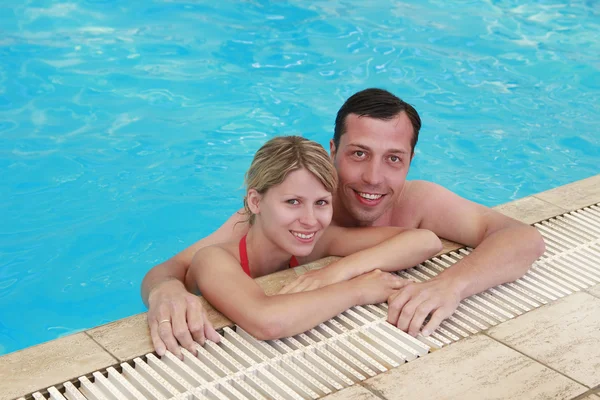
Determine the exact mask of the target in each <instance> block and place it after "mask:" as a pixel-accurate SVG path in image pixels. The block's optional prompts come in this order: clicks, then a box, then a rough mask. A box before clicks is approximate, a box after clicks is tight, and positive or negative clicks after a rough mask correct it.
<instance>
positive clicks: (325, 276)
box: [277, 263, 346, 294]
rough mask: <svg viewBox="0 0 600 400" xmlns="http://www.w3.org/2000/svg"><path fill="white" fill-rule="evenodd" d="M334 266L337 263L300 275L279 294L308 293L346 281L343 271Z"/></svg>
mask: <svg viewBox="0 0 600 400" xmlns="http://www.w3.org/2000/svg"><path fill="white" fill-rule="evenodd" d="M333 264H335V263H332V264H330V265H328V266H326V267H323V268H321V269H315V270H312V271H308V272H306V273H305V274H303V275H300V276H299V277H298V278H296V279H295V280H294V281H292V282H290V283H288V284H287V285H285V286H284V287H283V288H281V290H280V291H279V293H277V294H286V293H297V292H307V291H309V290H315V289H318V288H321V287H324V286H328V285H333V284H334V283H338V282H341V281H343V280H345V279H346V278H345V277H344V276H343V274H342V273H341V272H342V271H340V270H338V269H337V268H335V267H334V265H333Z"/></svg>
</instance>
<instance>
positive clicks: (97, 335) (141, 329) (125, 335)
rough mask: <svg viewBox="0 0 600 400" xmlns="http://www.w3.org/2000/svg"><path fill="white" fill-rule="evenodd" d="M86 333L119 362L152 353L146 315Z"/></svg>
mask: <svg viewBox="0 0 600 400" xmlns="http://www.w3.org/2000/svg"><path fill="white" fill-rule="evenodd" d="M87 333H88V334H89V335H90V336H91V337H92V338H93V339H94V340H95V341H96V342H98V343H99V344H100V345H101V346H102V347H104V348H105V349H106V351H108V352H110V353H111V354H112V355H113V356H114V357H115V358H117V359H118V360H119V361H126V360H130V359H132V358H135V357H137V356H140V355H142V354H146V353H150V352H152V351H154V348H153V347H152V341H151V340H150V332H149V330H148V323H147V322H146V313H142V314H137V315H134V316H132V317H128V318H123V319H120V320H118V321H115V322H111V323H110V324H106V325H102V326H99V327H97V328H93V329H90V330H88V331H87Z"/></svg>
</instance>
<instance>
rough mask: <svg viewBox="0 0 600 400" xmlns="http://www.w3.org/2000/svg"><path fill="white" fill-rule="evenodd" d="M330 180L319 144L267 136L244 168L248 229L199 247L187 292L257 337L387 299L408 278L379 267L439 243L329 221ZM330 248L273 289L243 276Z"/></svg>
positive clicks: (391, 267) (414, 234)
mask: <svg viewBox="0 0 600 400" xmlns="http://www.w3.org/2000/svg"><path fill="white" fill-rule="evenodd" d="M336 184H337V174H336V171H335V169H334V167H333V165H332V163H331V160H330V159H329V156H328V154H327V152H326V151H325V149H323V147H322V146H321V145H319V144H318V143H316V142H313V141H310V140H307V139H304V138H302V137H298V136H285V137H277V138H274V139H271V140H269V141H268V142H267V143H266V144H265V145H263V146H262V147H261V148H260V149H259V150H258V152H257V153H256V155H255V157H254V160H253V161H252V164H251V166H250V169H249V170H248V172H247V174H246V185H247V194H246V197H245V199H244V209H245V212H246V214H247V216H248V219H249V222H250V229H249V230H248V233H247V234H246V235H245V236H244V237H243V238H242V239H241V241H239V242H237V241H236V242H226V243H222V244H217V245H212V246H208V247H204V248H202V249H200V250H198V252H197V253H196V254H195V256H194V258H193V261H192V264H191V266H190V268H189V270H188V272H187V274H186V278H185V282H186V287H187V288H188V290H189V291H191V292H196V291H198V289H199V291H200V292H201V293H202V295H203V296H204V298H206V299H207V300H208V301H209V302H210V303H211V304H212V305H213V306H214V307H215V308H216V309H218V310H219V311H220V312H222V313H223V314H224V315H226V316H227V317H228V318H229V319H231V320H232V321H233V322H235V323H236V324H238V325H239V326H241V327H242V328H243V329H245V330H246V331H247V332H249V333H250V334H252V335H254V336H255V337H256V338H258V339H262V340H268V339H276V338H280V337H286V336H291V335H295V334H298V333H301V332H304V331H306V330H308V329H310V328H312V327H314V326H315V325H317V324H319V323H321V322H323V321H325V320H327V319H329V318H332V317H334V316H335V315H337V314H339V313H340V312H342V311H344V310H346V309H348V308H350V307H352V306H355V305H362V304H371V303H379V302H383V301H386V300H387V299H388V297H389V296H390V295H391V294H392V293H393V291H394V290H397V289H400V288H401V287H403V286H404V285H405V284H406V283H407V281H405V280H403V279H401V278H399V277H398V276H396V275H392V274H390V273H389V272H387V271H395V270H400V269H404V268H409V267H411V266H413V265H416V264H418V263H420V262H422V261H424V260H426V259H427V258H429V257H431V256H433V255H435V254H436V253H437V252H438V251H439V250H440V249H441V243H440V240H439V239H438V238H437V236H436V235H434V234H433V233H432V232H430V231H428V230H423V229H408V230H406V229H401V228H394V227H371V228H342V227H337V226H330V222H331V218H332V213H333V210H332V194H333V193H334V192H335V188H336ZM330 255H335V256H345V258H342V259H340V260H339V261H337V262H335V263H333V264H332V265H330V266H328V267H326V268H324V269H323V270H321V271H319V272H318V273H314V274H311V276H312V278H310V279H305V280H299V281H297V282H295V283H294V284H293V285H291V286H289V287H287V288H284V290H282V292H280V293H279V294H277V295H274V296H267V295H265V294H264V292H263V290H262V289H261V288H260V286H258V284H257V283H256V282H255V281H254V280H253V279H252V278H256V277H259V276H263V275H267V274H271V273H273V272H276V271H280V270H283V269H286V268H289V267H293V266H295V265H298V264H304V263H307V262H310V261H314V260H317V259H319V258H322V257H325V256H330ZM207 322H208V321H207Z"/></svg>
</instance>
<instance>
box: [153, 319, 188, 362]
mask: <svg viewBox="0 0 600 400" xmlns="http://www.w3.org/2000/svg"><path fill="white" fill-rule="evenodd" d="M164 320H166V318H164V319H161V321H164ZM157 323H158V322H157ZM157 331H158V336H159V337H160V338H161V340H162V341H163V342H164V344H165V346H166V347H167V350H168V351H170V352H171V353H173V354H174V355H175V356H176V357H179V358H180V359H181V358H182V356H181V350H180V349H179V344H177V340H176V339H175V336H173V328H172V327H171V323H170V322H163V323H158V325H157Z"/></svg>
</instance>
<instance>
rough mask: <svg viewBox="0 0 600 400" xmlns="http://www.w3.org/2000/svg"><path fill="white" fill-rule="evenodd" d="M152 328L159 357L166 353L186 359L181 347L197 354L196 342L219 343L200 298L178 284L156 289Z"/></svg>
mask: <svg viewBox="0 0 600 400" xmlns="http://www.w3.org/2000/svg"><path fill="white" fill-rule="evenodd" d="M147 318H148V326H149V327H150V336H151V337H152V344H153V345H154V349H155V350H156V353H157V354H158V355H159V356H162V355H164V354H165V351H166V350H169V351H170V352H171V353H173V354H175V355H176V356H177V357H179V358H182V355H181V351H180V349H179V344H181V346H182V347H184V348H185V349H187V350H188V351H189V352H190V353H192V354H196V345H195V343H194V341H196V342H198V343H200V344H201V345H203V344H204V341H205V340H206V339H208V340H211V341H213V342H218V341H219V338H220V337H219V334H218V333H217V332H216V331H215V329H214V328H213V326H212V324H211V323H210V321H209V320H208V317H207V315H206V311H205V310H204V308H203V307H202V303H201V302H200V298H199V297H198V296H196V295H193V294H192V293H190V292H188V291H187V290H186V289H185V287H184V286H183V284H182V283H181V282H180V281H178V280H176V279H172V280H167V281H164V282H162V283H161V284H159V285H158V286H156V287H154V288H153V289H152V290H151V292H150V294H149V296H148V313H147Z"/></svg>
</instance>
